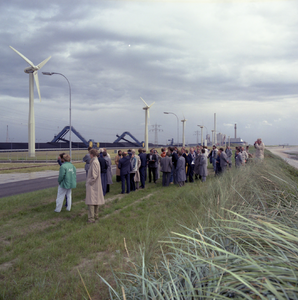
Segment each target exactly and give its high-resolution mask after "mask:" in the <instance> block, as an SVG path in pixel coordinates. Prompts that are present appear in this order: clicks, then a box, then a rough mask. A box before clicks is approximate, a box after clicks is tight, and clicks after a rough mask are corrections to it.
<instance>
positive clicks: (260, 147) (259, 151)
mask: <svg viewBox="0 0 298 300" xmlns="http://www.w3.org/2000/svg"><path fill="white" fill-rule="evenodd" d="M254 147H255V148H256V153H255V158H256V159H257V160H258V161H263V159H264V150H265V145H264V143H263V142H262V139H257V140H256V141H255V143H254Z"/></svg>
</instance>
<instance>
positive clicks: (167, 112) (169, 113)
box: [164, 111, 179, 147]
mask: <svg viewBox="0 0 298 300" xmlns="http://www.w3.org/2000/svg"><path fill="white" fill-rule="evenodd" d="M164 114H166V115H174V116H176V118H177V144H178V147H179V118H178V116H177V115H176V114H174V113H173V112H169V111H165V112H164Z"/></svg>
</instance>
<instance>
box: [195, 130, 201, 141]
mask: <svg viewBox="0 0 298 300" xmlns="http://www.w3.org/2000/svg"><path fill="white" fill-rule="evenodd" d="M199 134H200V131H199V130H196V131H195V134H194V135H196V136H197V145H198V144H199Z"/></svg>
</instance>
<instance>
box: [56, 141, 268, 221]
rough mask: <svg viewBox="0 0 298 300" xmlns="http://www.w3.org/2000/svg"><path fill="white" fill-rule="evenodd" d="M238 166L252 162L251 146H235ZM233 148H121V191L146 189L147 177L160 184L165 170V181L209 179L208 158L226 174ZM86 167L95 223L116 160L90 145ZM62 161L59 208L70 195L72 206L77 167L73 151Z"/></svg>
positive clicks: (260, 155) (258, 152) (258, 151)
mask: <svg viewBox="0 0 298 300" xmlns="http://www.w3.org/2000/svg"><path fill="white" fill-rule="evenodd" d="M254 147H255V158H256V159H257V160H258V161H262V160H263V159H264V148H265V146H264V143H263V142H262V140H261V139H258V140H257V141H256V142H255V143H254ZM234 155H235V166H236V167H237V168H239V167H241V166H243V165H245V164H246V163H249V162H250V161H251V160H252V158H253V156H252V154H251V153H250V152H249V146H246V148H244V147H243V146H239V147H236V148H235V154H234ZM232 156H233V151H232V149H231V148H230V147H229V146H227V147H226V149H225V150H224V148H219V149H218V148H217V146H216V145H213V147H212V149H211V150H209V149H208V148H207V147H206V146H199V145H198V146H196V147H190V148H189V150H188V149H186V148H185V147H182V148H181V149H178V147H172V146H171V147H168V148H162V149H161V153H158V151H157V150H156V149H155V148H152V149H151V150H150V152H149V153H146V150H145V149H143V148H140V149H138V155H137V154H136V151H135V149H129V150H128V151H122V150H119V151H118V153H117V155H116V157H115V165H116V181H117V182H121V193H122V194H124V193H130V192H131V191H136V190H138V189H144V188H145V184H146V181H147V180H148V182H149V183H151V182H153V183H155V184H156V182H157V180H158V179H159V178H160V174H161V173H162V185H163V186H165V187H166V186H169V185H170V184H177V185H178V186H179V187H182V186H184V184H185V182H194V181H195V180H201V181H202V182H205V181H206V178H207V176H208V170H207V165H208V161H209V162H210V163H211V164H212V166H213V170H214V174H215V175H216V176H219V175H222V174H224V173H225V172H226V170H227V168H231V167H232ZM83 161H84V162H85V171H86V199H85V203H86V204H87V205H88V222H89V223H94V222H95V219H96V218H98V210H99V207H100V206H101V205H103V204H104V203H105V200H104V196H105V195H106V193H108V192H109V191H110V185H111V184H113V181H112V162H111V158H110V155H109V154H108V153H107V151H106V149H104V148H102V149H99V151H98V150H96V149H92V148H91V147H89V148H88V153H87V154H86V155H85V156H84V158H83ZM58 163H59V164H60V166H61V167H60V172H59V179H58V182H59V187H58V195H57V200H56V209H55V211H56V212H60V211H61V209H62V206H63V201H64V196H65V197H66V205H65V206H66V209H67V210H70V209H71V189H72V188H75V185H76V184H75V183H76V177H75V176H76V170H75V167H74V166H73V165H72V164H71V162H70V157H69V155H67V154H65V153H62V154H61V155H60V156H59V157H58Z"/></svg>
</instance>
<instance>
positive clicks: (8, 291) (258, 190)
mask: <svg viewBox="0 0 298 300" xmlns="http://www.w3.org/2000/svg"><path fill="white" fill-rule="evenodd" d="M297 175H298V172H297V171H296V170H295V169H293V168H292V167H290V166H288V165H286V164H285V163H284V162H283V161H282V160H281V159H279V158H277V157H276V156H274V155H272V154H270V153H268V152H266V158H265V163H264V164H262V165H248V166H246V167H245V168H242V169H240V170H236V169H235V168H233V169H232V170H229V172H228V173H227V174H226V175H225V176H223V177H221V178H214V177H213V176H212V175H211V176H210V177H208V178H207V182H206V183H201V182H196V183H194V184H190V183H188V184H187V185H186V186H185V187H183V188H178V187H176V186H173V185H172V186H170V187H168V188H163V187H162V186H161V183H160V180H159V183H158V184H157V185H155V184H147V185H146V189H145V190H139V191H137V192H132V193H130V194H128V195H124V196H123V195H119V192H120V184H119V183H115V184H114V185H113V186H112V187H111V193H110V194H108V195H107V197H106V200H107V204H106V205H105V206H104V207H103V209H102V210H101V212H100V219H99V221H97V222H96V223H95V224H87V223H86V221H87V208H86V205H85V203H84V201H83V199H84V198H85V187H84V184H83V183H80V184H78V187H77V189H75V190H74V192H73V196H74V199H73V207H72V210H71V212H66V211H65V210H63V211H62V212H61V213H59V214H57V213H54V207H55V199H56V193H57V188H51V189H47V190H43V191H37V192H33V193H28V194H24V195H19V196H13V197H7V198H2V199H0V224H1V227H0V228H1V229H0V253H1V256H0V299H90V298H89V296H88V293H89V294H90V295H91V298H92V299H93V300H94V299H110V297H111V295H114V297H115V299H118V298H117V297H118V296H115V294H114V293H113V292H111V294H109V291H108V285H107V284H105V283H104V281H107V282H108V283H109V284H111V286H112V287H113V288H114V289H115V292H116V293H117V294H118V295H119V298H121V299H122V298H123V294H125V297H126V299H132V298H133V297H135V299H147V298H146V297H148V295H149V292H150V290H151V289H152V286H154V285H155V283H154V282H157V286H159V288H162V285H163V284H164V282H166V281H167V280H168V283H167V286H171V283H173V280H174V279H173V274H177V272H178V271H177V270H178V269H179V267H177V265H175V264H174V263H173V261H178V258H177V257H181V261H184V262H185V261H187V259H186V258H183V256H182V253H183V252H187V251H185V248H184V247H185V246H186V247H187V248H188V249H190V250H191V251H193V253H196V255H197V256H199V257H204V253H205V255H207V254H208V255H209V256H210V257H212V256H213V257H214V255H218V256H219V254H218V253H220V251H219V250H218V249H215V248H212V247H211V246H212V245H213V246H214V245H216V246H217V247H218V248H220V247H219V244H212V243H211V241H212V239H213V238H214V234H215V233H217V232H222V236H221V237H220V238H219V239H223V236H225V239H224V240H226V238H227V237H229V238H230V237H231V236H233V237H235V240H236V237H237V234H238V233H239V232H238V233H237V232H233V234H231V233H230V232H229V230H228V229H226V231H224V232H223V228H224V227H227V228H228V227H230V230H232V228H233V229H235V228H242V226H246V227H245V228H246V231H248V228H249V226H248V225H247V224H246V225H243V224H240V223H241V222H240V219H241V218H240V217H237V216H236V215H235V214H234V213H240V214H241V215H243V216H245V217H247V216H250V215H252V214H254V215H260V216H262V217H266V218H267V217H268V218H269V217H270V219H272V218H273V219H275V220H276V221H278V222H279V224H282V226H284V228H283V230H287V228H288V227H290V228H291V234H292V235H293V237H291V243H292V245H293V247H292V248H291V251H292V252H291V253H292V254H291V255H292V256H293V257H295V258H296V259H297V249H298V241H297V240H298V234H297V235H296V231H295V230H296V228H298V226H297V225H298V222H297V221H296V220H295V218H296V219H297V216H295V213H297V188H296V187H297V182H298V179H297ZM257 219H258V218H257ZM259 219H260V218H259ZM220 220H225V221H226V222H228V224H226V225H222V224H220V222H221V221H220ZM243 222H244V221H243ZM219 224H220V226H219ZM216 226H218V227H216ZM287 226H288V227H287ZM196 228H198V229H199V231H197V230H196ZM201 228H213V229H212V230H211V232H213V235H212V234H210V233H208V230H207V229H206V230H204V231H202V230H201ZM243 228H244V227H243ZM258 230H260V229H258ZM173 232H175V234H174V233H173ZM195 232H200V233H199V234H198V233H197V234H196V233H195ZM254 232H255V231H254ZM287 232H288V231H287ZM198 235H199V236H198ZM277 235H278V234H277ZM201 237H202V238H203V240H204V239H205V240H207V241H209V242H210V243H209V244H211V246H210V245H209V246H208V245H207V244H208V243H207V244H205V246H203V243H202V240H200V239H201ZM124 238H125V243H124ZM241 238H242V240H244V237H243V236H242V237H241ZM263 238H265V235H264V237H263ZM175 239H176V242H177V245H175V247H176V248H175V247H174V248H175V249H174V250H173V244H172V242H173V240H175ZM195 240H197V241H195ZM284 240H285V241H286V243H288V240H287V239H286V238H285V239H284ZM189 241H195V243H189ZM275 242H276V241H275ZM217 243H218V241H217ZM259 244H260V245H261V243H260V242H259ZM268 244H269V242H268ZM276 244H278V243H277V242H276ZM125 245H126V247H125ZM194 245H197V246H198V247H197V248H195V246H194ZM199 245H201V246H199ZM251 245H252V242H251ZM161 246H162V247H161ZM238 247H240V246H239V245H238ZM253 247H255V246H253ZM262 247H263V248H262V249H263V250H262V251H263V252H266V251H265V250H266V247H265V246H262ZM276 247H277V246H276ZM295 247H296V248H295ZM242 248H243V247H242ZM242 248H241V247H240V248H239V249H240V250H241V251H242V250H243V249H242ZM246 248H247V249H249V245H247V247H246ZM199 249H204V251H203V252H204V253H200V251H199ZM255 249H257V248H255ZM264 249H265V250H264ZM276 249H277V248H276ZM294 249H296V250H294ZM240 250H239V251H240ZM277 250H278V249H277ZM216 251H217V252H218V253H217V254H216ZM239 251H238V252H237V253H236V254H237V255H240V254H239ZM247 251H248V250H247ZM258 251H261V250H260V249H258ZM177 253H178V254H179V255H178V256H177ZM259 253H260V252H259ZM208 255H207V256H208ZM222 255H224V256H225V257H227V254H226V253H225V254H223V253H221V256H222ZM280 255H282V254H281V250H280ZM187 258H189V256H187ZM234 258H235V257H234ZM205 259H207V258H206V257H205ZM229 259H230V258H229ZM237 259H238V261H239V266H241V265H242V264H241V259H240V260H239V257H237ZM198 260H199V259H198V257H196V258H195V259H193V260H192V261H191V260H189V261H188V263H193V261H198ZM289 260H290V261H291V259H289ZM164 262H167V263H164ZM226 262H227V259H226V260H225V263H226ZM174 265H175V266H176V269H175V267H173V270H174V271H173V272H172V271H169V270H170V269H171V268H172V266H174ZM208 265H210V261H208ZM151 266H154V267H155V273H156V274H158V273H160V274H161V277H160V276H159V275H156V274H155V275H154V276H153V275H152V272H153V273H154V267H151ZM167 266H168V267H167ZM170 266H171V267H170ZM179 266H181V264H180V265H179ZM236 266H237V263H236V264H235V265H234V266H233V267H234V269H235V268H236ZM181 268H182V267H181ZM181 268H180V270H181ZM214 268H215V269H216V270H218V267H214ZM194 269H195V268H194ZM171 270H172V269H171ZM243 270H244V269H243ZM243 270H242V273H243V272H244V271H243ZM297 270H298V269H297V267H296V265H295V266H293V267H292V269H291V276H292V277H293V278H294V279H295V278H296V279H297V278H298V276H297V275H298V271H297ZM78 271H79V272H80V274H79V272H78ZM263 271H264V270H263ZM121 272H124V273H127V274H128V275H119V274H120V273H121ZM186 273H187V272H186ZM186 273H185V274H186ZM114 274H116V276H114ZM166 274H168V275H166ZM169 274H171V276H169ZM185 274H184V277H185V278H187V277H186V275H185ZM206 274H207V273H206V272H205V273H204V276H205V277H206V276H207V275H206ZM214 274H215V273H214ZM214 274H213V275H214ZM80 275H81V276H82V278H83V281H84V284H85V286H86V288H85V286H84V284H83V281H82V280H81V277H80ZM98 275H100V276H102V278H100V277H99V276H98ZM146 276H147V277H146ZM214 276H215V275H214ZM220 276H221V280H223V281H222V282H224V284H227V282H229V281H227V279H225V278H226V277H223V275H220ZM220 276H219V277H220ZM238 276H239V275H238ZM149 277H150V280H151V279H152V280H151V282H152V284H149V283H148V282H150V280H149ZM117 278H118V279H117ZM160 278H162V280H161V281H160ZM169 278H170V279H169ZM214 278H215V277H214ZM235 278H236V277H233V279H234V281H233V280H231V286H232V287H233V288H234V289H236V287H235ZM127 279H128V280H127ZM154 280H155V281H154ZM171 280H172V281H171ZM189 280H191V279H189ZM175 282H176V281H175ZM186 282H188V281H187V280H186ZM214 282H215V283H216V284H217V285H218V286H221V284H220V282H219V281H218V280H217V281H216V280H215V281H214ZM264 282H266V281H265V279H264ZM297 282H298V280H297ZM145 283H146V284H145ZM215 283H214V284H215ZM184 286H185V284H184ZM205 286H208V284H205ZM209 287H210V290H211V293H210V294H209V296H208V297H207V296H206V297H205V296H204V295H203V294H204V293H205V292H202V295H203V296H202V297H203V298H212V299H213V298H214V295H212V288H211V286H210V285H209ZM256 288H257V287H256ZM295 288H296V289H297V286H294V287H293V289H295ZM86 289H87V291H88V293H87V291H86ZM177 289H178V288H177ZM177 289H176V288H175V287H174V285H172V287H171V288H169V290H168V291H167V290H166V289H165V290H164V292H163V293H162V294H161V295H163V296H162V297H164V299H170V298H171V293H175V292H176V293H177ZM214 290H215V289H213V293H214ZM217 290H218V288H217ZM144 292H145V294H146V295H147V296H146V297H144V296H143V295H144ZM217 292H218V291H217ZM142 293H143V294H142ZM231 293H232V292H230V294H231ZM166 294H167V295H169V298H166V297H165V296H164V295H166ZM173 295H174V294H173ZM173 295H172V296H173ZM179 295H180V294H179ZM176 296H177V295H176ZM173 297H174V296H173ZM190 297H191V296H189V298H187V297H186V296H185V299H191V298H190ZM220 298H221V297H215V299H220ZM243 298H245V297H242V298H241V297H240V298H239V299H243ZM246 298H247V299H257V298H254V297H252V296H251V298H249V297H246ZM148 299H149V297H148ZM157 299H162V298H161V296H157ZM259 299H267V298H264V297H263V298H262V297H260V298H259ZM276 299H278V298H276ZM280 299H286V298H285V297H284V296H282V297H281V298H280ZM291 299H295V298H291Z"/></svg>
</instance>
